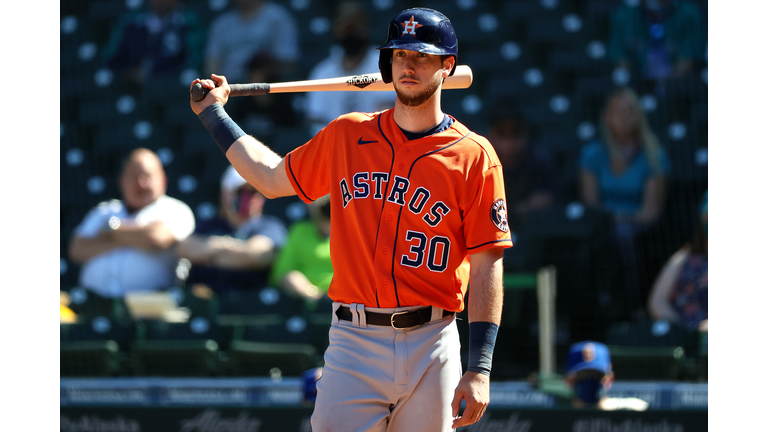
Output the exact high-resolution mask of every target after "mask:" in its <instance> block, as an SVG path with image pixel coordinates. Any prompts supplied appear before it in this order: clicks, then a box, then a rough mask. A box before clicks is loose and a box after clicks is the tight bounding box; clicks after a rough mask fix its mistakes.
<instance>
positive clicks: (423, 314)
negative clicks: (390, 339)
mask: <svg viewBox="0 0 768 432" xmlns="http://www.w3.org/2000/svg"><path fill="white" fill-rule="evenodd" d="M454 313H455V312H453V311H448V310H443V318H445V317H447V316H450V315H453V314H454ZM336 316H338V317H339V319H340V320H344V321H352V311H351V310H349V307H347V306H341V307H339V309H338V310H337V311H336ZM430 321H432V306H429V307H425V308H422V309H417V310H414V311H402V312H395V313H391V314H385V313H376V312H368V311H365V322H366V324H369V325H377V326H386V327H389V326H392V327H394V328H396V329H403V328H410V327H415V326H419V325H422V324H426V323H428V322H430Z"/></svg>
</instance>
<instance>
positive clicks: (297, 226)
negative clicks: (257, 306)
mask: <svg viewBox="0 0 768 432" xmlns="http://www.w3.org/2000/svg"><path fill="white" fill-rule="evenodd" d="M309 212H310V215H311V217H312V220H310V221H299V222H296V223H294V224H293V225H292V226H291V227H290V229H289V232H288V242H287V243H286V244H285V246H284V247H283V248H282V249H281V250H280V253H279V254H278V255H277V259H276V260H275V264H274V265H273V266H272V275H271V277H270V284H271V285H274V286H280V287H281V288H282V289H283V290H284V291H285V292H286V293H288V294H289V295H292V296H294V297H300V298H303V299H305V304H307V306H308V307H309V309H314V308H315V307H316V306H317V302H318V301H319V300H320V299H321V298H323V297H324V296H325V295H326V293H327V292H328V287H329V286H330V285H331V279H333V266H332V265H331V243H330V235H331V200H330V195H326V196H324V197H322V198H319V199H317V200H315V201H314V202H312V204H310V206H309Z"/></svg>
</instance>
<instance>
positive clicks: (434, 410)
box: [312, 303, 462, 432]
mask: <svg viewBox="0 0 768 432" xmlns="http://www.w3.org/2000/svg"><path fill="white" fill-rule="evenodd" d="M341 305H342V304H341V303H334V304H333V312H334V313H333V321H332V323H331V329H330V331H329V346H328V349H327V350H326V352H325V366H324V367H323V375H322V377H321V378H320V380H319V381H318V382H317V400H316V402H315V409H314V412H313V414H312V431H313V432H330V431H334V432H364V431H365V432H369V431H370V432H384V431H387V432H400V431H418V432H432V431H434V432H437V431H441V432H443V431H445V432H447V431H450V430H451V424H452V421H453V416H452V412H451V401H452V400H453V394H454V390H456V386H457V385H458V383H459V380H460V379H461V375H462V366H461V358H460V353H459V348H460V340H459V332H458V329H457V328H456V322H455V319H456V317H455V315H453V316H448V317H445V318H443V317H442V313H443V310H442V309H439V308H433V312H432V320H431V321H430V322H429V323H427V324H424V325H421V326H417V327H412V328H409V329H395V328H393V327H385V326H375V325H370V326H369V325H367V323H366V320H365V314H364V313H361V312H362V311H363V310H366V311H370V312H376V313H393V312H399V311H408V310H413V309H419V308H420V307H406V308H396V309H395V308H369V307H365V308H364V306H363V305H359V304H352V305H347V304H344V306H349V307H350V309H351V310H352V319H353V321H345V320H339V318H338V317H337V316H336V310H337V309H338V308H339V307H340V306H341Z"/></svg>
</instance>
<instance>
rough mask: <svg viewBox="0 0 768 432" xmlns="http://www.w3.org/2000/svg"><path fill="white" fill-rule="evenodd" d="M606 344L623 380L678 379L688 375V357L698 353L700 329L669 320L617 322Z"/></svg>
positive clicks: (611, 327)
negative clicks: (694, 330) (690, 329)
mask: <svg viewBox="0 0 768 432" xmlns="http://www.w3.org/2000/svg"><path fill="white" fill-rule="evenodd" d="M605 341H606V345H608V347H609V349H610V351H611V360H612V361H613V369H614V371H615V372H616V376H617V377H620V379H623V380H679V379H681V378H684V377H686V375H687V371H686V368H687V364H688V363H689V362H688V359H687V357H693V356H695V355H696V353H697V352H698V345H699V340H698V332H690V331H688V330H687V329H686V328H685V327H684V326H681V325H678V324H675V323H668V322H666V321H656V322H653V321H638V322H622V323H614V324H612V325H610V326H609V328H608V331H607V332H606V339H605Z"/></svg>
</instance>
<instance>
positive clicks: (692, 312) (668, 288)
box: [648, 192, 709, 330]
mask: <svg viewBox="0 0 768 432" xmlns="http://www.w3.org/2000/svg"><path fill="white" fill-rule="evenodd" d="M707 201H708V197H707V193H706V192H705V194H704V199H703V201H702V204H701V208H700V211H699V218H698V219H699V221H698V223H697V224H696V228H695V231H694V234H693V239H692V240H691V242H689V243H688V244H686V245H685V246H683V247H682V248H681V249H680V250H678V251H677V252H676V253H675V254H674V255H672V257H670V258H669V260H668V261H667V264H666V265H665V266H664V268H663V269H662V271H661V273H660V274H659V277H658V278H657V279H656V283H655V284H654V285H653V289H652V290H651V295H650V298H649V300H648V310H649V312H650V315H651V317H652V318H653V319H656V320H667V321H672V322H679V323H682V324H684V325H685V326H687V327H688V328H689V329H691V330H696V329H699V330H707V326H708V319H709V314H708V285H709V281H708V273H707V270H708V266H707V252H708V234H707V220H708V219H709V218H708V211H709V205H708V202H707Z"/></svg>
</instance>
